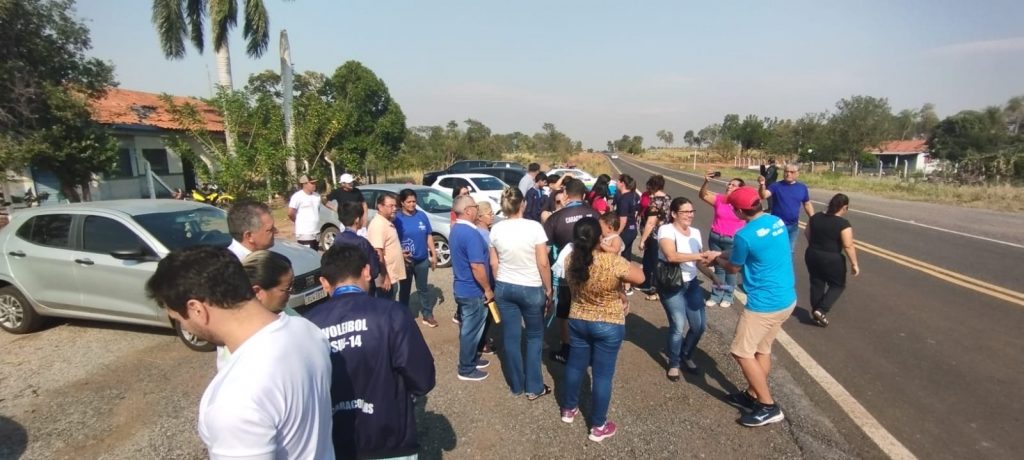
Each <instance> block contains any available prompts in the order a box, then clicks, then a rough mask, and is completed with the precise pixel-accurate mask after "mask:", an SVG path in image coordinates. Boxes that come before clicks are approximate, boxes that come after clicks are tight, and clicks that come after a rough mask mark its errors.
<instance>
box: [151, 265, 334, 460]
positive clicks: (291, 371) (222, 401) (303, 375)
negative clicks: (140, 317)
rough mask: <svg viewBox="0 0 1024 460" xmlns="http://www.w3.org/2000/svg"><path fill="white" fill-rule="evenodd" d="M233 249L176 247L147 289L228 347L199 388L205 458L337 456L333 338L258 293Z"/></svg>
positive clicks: (170, 312) (175, 316)
mask: <svg viewBox="0 0 1024 460" xmlns="http://www.w3.org/2000/svg"><path fill="white" fill-rule="evenodd" d="M250 284H251V283H250V282H249V278H248V277H247V276H246V274H245V271H244V270H243V269H242V264H241V263H240V262H239V261H238V258H236V257H235V255H234V254H232V253H231V252H230V251H227V250H226V249H223V248H214V247H210V246H197V247H191V248H186V249H182V250H178V251H173V252H171V253H170V254H168V255H167V257H164V258H163V260H161V261H160V263H159V264H158V265H157V269H156V272H155V273H154V274H153V276H152V277H151V278H150V279H149V281H148V282H147V283H146V293H147V295H148V296H149V297H150V298H152V299H153V300H155V301H156V303H157V305H160V306H161V307H162V308H166V309H167V316H168V317H170V319H171V320H173V321H176V322H177V323H179V324H180V325H181V327H182V328H184V329H185V330H187V331H189V332H191V333H193V334H195V335H196V336H198V337H200V338H202V339H204V340H207V341H209V342H211V343H213V344H216V345H220V346H225V347H227V349H228V350H229V351H230V352H231V357H230V358H229V359H228V361H227V362H226V363H225V365H224V366H223V367H222V368H221V369H219V370H218V372H217V375H216V376H214V378H213V381H211V382H210V384H209V385H208V386H207V387H206V391H205V392H203V398H202V400H201V402H200V404H199V427H198V428H199V436H200V437H201V438H202V440H203V443H205V444H206V448H207V450H208V451H209V453H210V458H213V459H219V458H267V459H272V458H295V459H333V458H334V446H333V443H332V442H331V430H332V418H331V362H330V357H329V350H330V346H329V345H328V343H327V339H326V338H324V336H323V334H322V333H321V332H320V330H319V329H317V327H316V326H314V325H313V324H312V323H310V322H309V321H307V320H305V319H303V318H299V317H293V316H287V315H280V316H279V315H277V314H275V313H273V312H271V311H270V310H267V309H266V308H264V307H263V305H262V304H260V302H259V300H257V299H256V298H255V294H254V292H253V290H252V286H251V285H250Z"/></svg>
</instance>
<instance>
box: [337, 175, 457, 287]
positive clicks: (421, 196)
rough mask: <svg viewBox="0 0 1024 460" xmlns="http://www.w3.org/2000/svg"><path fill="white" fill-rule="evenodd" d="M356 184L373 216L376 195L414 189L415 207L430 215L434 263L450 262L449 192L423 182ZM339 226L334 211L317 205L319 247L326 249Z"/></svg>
mask: <svg viewBox="0 0 1024 460" xmlns="http://www.w3.org/2000/svg"><path fill="white" fill-rule="evenodd" d="M357 188H358V189H359V191H360V192H361V193H362V194H363V198H365V199H366V205H367V206H368V207H369V219H373V216H376V215H377V206H376V203H377V197H378V196H380V194H381V193H383V192H391V193H394V194H395V195H397V194H398V192H400V191H402V189H407V188H409V189H412V190H413V191H414V192H416V209H419V210H420V211H423V212H425V213H426V214H427V217H428V218H429V219H430V228H431V230H433V232H432V234H433V236H434V251H435V252H436V253H437V266H438V267H442V268H443V267H450V266H451V265H452V250H451V248H449V247H448V232H449V231H451V227H452V218H451V212H452V197H451V195H445V194H444V193H441V192H439V191H437V190H436V189H433V188H430V187H426V186H423V185H411V184H373V185H361V186H359V187H357ZM399 212H401V211H399ZM341 227H342V225H341V222H339V221H338V213H337V212H335V211H333V210H331V209H330V208H328V207H327V206H321V207H320V249H323V250H325V251H326V250H327V249H328V248H330V247H331V245H332V244H334V235H335V234H336V233H337V232H338V230H339V229H341Z"/></svg>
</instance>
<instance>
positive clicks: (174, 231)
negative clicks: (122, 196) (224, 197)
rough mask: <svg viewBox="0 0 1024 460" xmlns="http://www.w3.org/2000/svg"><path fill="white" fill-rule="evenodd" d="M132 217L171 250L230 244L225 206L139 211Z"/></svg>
mask: <svg viewBox="0 0 1024 460" xmlns="http://www.w3.org/2000/svg"><path fill="white" fill-rule="evenodd" d="M132 218H133V219H135V221H136V222H138V223H139V225H141V226H142V227H143V228H145V229H146V231H148V232H149V233H150V234H152V235H153V236H154V237H156V239H158V240H160V242H161V243H163V245H164V246H166V247H167V249H169V250H171V251H174V250H177V249H181V248H187V247H191V246H198V245H209V246H218V247H227V246H228V245H229V244H231V235H230V234H229V233H228V217H227V213H225V212H224V210H222V209H217V208H213V207H210V208H197V209H189V210H185V211H175V212H158V213H152V214H139V215H136V216H132Z"/></svg>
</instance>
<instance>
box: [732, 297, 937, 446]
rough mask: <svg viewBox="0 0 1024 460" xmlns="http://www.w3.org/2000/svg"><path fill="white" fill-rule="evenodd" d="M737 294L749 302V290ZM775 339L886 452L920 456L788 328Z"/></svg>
mask: <svg viewBox="0 0 1024 460" xmlns="http://www.w3.org/2000/svg"><path fill="white" fill-rule="evenodd" d="M733 297H735V298H736V299H738V300H739V301H740V302H743V305H746V304H747V295H746V294H745V293H743V292H741V291H735V292H734V293H733ZM775 339H776V340H777V341H778V342H779V344H780V345H782V347H783V348H785V349H786V351H787V352H789V354H790V355H792V356H793V359H795V360H796V362H797V363H799V364H800V366H801V367H803V368H804V370H806V371H807V373H808V374H810V376H811V378H812V379H814V381H815V382H818V385H821V387H822V388H824V389H825V392H826V393H828V394H829V396H831V397H832V399H834V400H835V402H836V404H838V405H839V407H840V408H841V409H843V412H846V415H847V416H849V417H850V419H852V420H853V423H855V424H857V426H858V427H860V429H861V430H864V433H865V434H867V435H868V437H869V438H871V440H872V441H874V442H875V444H877V445H878V448H879V449H881V450H882V452H885V454H886V455H888V456H889V458H893V459H916V458H917V457H916V456H914V454H913V453H911V452H910V450H909V449H907V447H906V446H904V445H903V443H901V442H900V441H899V440H898V439H896V437H895V436H893V435H892V433H889V431H888V430H886V429H885V427H884V426H882V424H881V423H879V421H878V420H877V419H876V418H875V417H874V416H872V415H871V413H870V412H868V410H867V409H865V408H864V406H862V405H861V404H860V402H858V401H857V399H856V398H854V397H853V395H851V394H850V392H849V391H846V388H843V385H841V384H840V383H839V381H837V380H836V379H835V377H832V375H831V374H829V373H828V371H826V370H825V368H823V367H821V365H820V364H818V362H817V361H815V360H814V358H812V357H811V355H810V354H808V353H807V351H805V350H804V348H803V347H801V346H800V344H798V343H796V340H793V338H792V337H790V336H789V334H787V333H786V331H784V330H779V334H778V335H777V336H776V337H775Z"/></svg>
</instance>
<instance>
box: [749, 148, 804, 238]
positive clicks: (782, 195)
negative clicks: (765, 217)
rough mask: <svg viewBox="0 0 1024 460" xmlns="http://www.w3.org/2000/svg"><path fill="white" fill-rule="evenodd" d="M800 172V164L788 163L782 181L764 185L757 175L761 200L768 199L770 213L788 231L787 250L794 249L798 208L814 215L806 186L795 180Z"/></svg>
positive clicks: (761, 178)
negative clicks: (780, 220) (783, 224)
mask: <svg viewBox="0 0 1024 460" xmlns="http://www.w3.org/2000/svg"><path fill="white" fill-rule="evenodd" d="M799 174H800V165H797V164H788V165H786V169H785V170H784V174H783V177H782V181H780V182H775V183H774V184H770V185H766V184H767V179H765V177H764V176H758V178H757V183H758V193H759V194H760V196H761V199H762V200H770V209H771V210H772V211H771V212H772V215H773V216H775V217H778V218H779V219H782V222H784V223H785V224H786V231H787V232H789V252H790V254H792V253H793V251H795V250H796V236H797V234H798V233H799V232H800V208H801V207H803V209H804V213H806V214H807V218H808V219H810V218H811V216H813V215H814V206H811V197H810V195H809V194H808V193H807V186H806V185H804V184H803V183H802V182H797V181H796V178H797V176H798V175H799Z"/></svg>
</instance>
